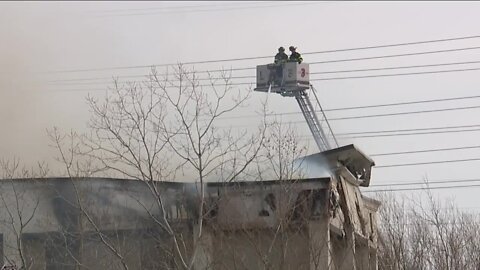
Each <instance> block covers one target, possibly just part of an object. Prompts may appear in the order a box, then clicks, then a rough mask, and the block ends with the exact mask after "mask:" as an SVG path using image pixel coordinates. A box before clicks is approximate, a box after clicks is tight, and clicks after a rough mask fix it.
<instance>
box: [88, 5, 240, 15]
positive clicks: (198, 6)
mask: <svg viewBox="0 0 480 270" xmlns="http://www.w3.org/2000/svg"><path fill="white" fill-rule="evenodd" d="M235 4H244V3H230V5H235ZM204 7H207V8H208V7H215V5H187V6H167V7H150V8H128V9H110V10H98V11H95V12H94V13H102V12H105V13H109V12H126V11H144V10H145V11H147V10H148V11H150V10H165V9H172V10H175V9H185V8H204Z"/></svg>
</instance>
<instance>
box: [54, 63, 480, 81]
mask: <svg viewBox="0 0 480 270" xmlns="http://www.w3.org/2000/svg"><path fill="white" fill-rule="evenodd" d="M479 63H480V61H467V62H453V63H440V64H426V65H410V66H397V67H381V68H366V69H350V70H334V71H318V72H310V75H317V74H336V73H351V72H365V71H381V70H396V69H411V68H423V67H440V66H452V65H467V64H479ZM119 78H143V79H148V76H147V75H138V76H137V75H132V76H119ZM221 79H222V78H199V79H198V81H210V80H221ZM229 79H255V76H252V75H247V76H231V77H229ZM88 80H105V81H104V82H88V83H81V82H77V81H88ZM175 81H177V80H175ZM48 82H50V83H52V82H53V83H61V85H96V84H108V83H112V78H111V77H108V78H106V77H103V78H91V79H90V78H80V79H65V80H52V81H48ZM67 82H71V83H67ZM124 82H125V81H124Z"/></svg>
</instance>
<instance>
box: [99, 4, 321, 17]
mask: <svg viewBox="0 0 480 270" xmlns="http://www.w3.org/2000/svg"><path fill="white" fill-rule="evenodd" d="M323 3H327V2H309V3H300V4H299V3H296V4H287V5H278V4H277V5H269V6H246V7H219V8H213V9H212V8H210V9H194V10H177V11H168V10H166V11H152V12H143V13H124V14H110V15H98V17H116V16H143V15H156V14H173V13H196V12H211V11H231V10H244V9H257V8H275V7H291V6H304V5H313V4H323ZM213 7H214V6H213Z"/></svg>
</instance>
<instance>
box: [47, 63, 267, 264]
mask: <svg viewBox="0 0 480 270" xmlns="http://www.w3.org/2000/svg"><path fill="white" fill-rule="evenodd" d="M250 92H251V91H242V90H239V89H235V88H234V87H233V85H232V83H231V80H230V74H229V73H228V72H222V73H221V74H220V78H213V76H210V74H209V78H208V83H207V84H200V79H199V78H198V76H197V74H196V73H195V72H193V71H189V70H187V69H186V68H185V67H184V66H182V65H179V66H177V67H175V68H174V69H173V73H172V74H167V75H165V76H161V75H160V74H159V73H157V71H156V70H155V69H152V72H151V74H150V75H149V76H147V79H146V80H144V81H141V82H131V83H126V84H120V83H119V82H118V81H117V80H115V82H114V87H113V89H112V90H111V91H109V92H107V95H106V97H105V99H104V100H101V101H99V100H97V99H95V98H93V97H88V98H87V101H88V104H89V106H90V109H91V112H92V118H91V121H90V123H89V127H90V133H88V134H83V135H76V134H74V133H72V134H69V135H68V136H69V137H70V139H72V140H71V141H72V143H71V144H70V145H69V146H68V147H67V149H66V148H65V145H62V143H61V141H62V140H63V139H65V135H60V134H59V133H58V131H57V130H55V129H54V130H53V131H51V132H50V134H51V138H52V141H53V142H54V145H55V147H56V148H57V149H58V150H59V154H60V158H59V159H60V161H61V162H62V163H63V164H64V165H65V169H66V171H67V174H68V175H69V176H76V175H99V173H101V174H103V175H115V176H122V177H127V178H131V179H137V180H140V181H142V182H143V183H145V185H146V186H147V187H148V189H149V190H150V192H151V193H152V194H153V195H154V197H155V198H156V204H157V208H158V209H160V213H161V215H160V216H157V215H156V214H155V213H154V211H153V210H152V208H151V206H148V205H144V204H143V203H142V202H141V201H140V200H137V201H138V203H139V204H141V205H142V207H143V208H144V210H145V211H146V212H148V214H149V216H150V217H151V220H152V221H153V222H154V223H155V224H156V226H158V228H161V229H162V230H164V231H165V232H167V233H168V235H169V236H170V238H171V239H172V241H173V246H174V249H175V254H173V255H174V257H175V258H176V259H175V263H177V262H178V264H179V266H180V267H181V268H185V269H191V268H192V267H193V265H194V263H195V260H196V255H197V248H196V247H195V246H196V243H199V242H201V238H202V234H203V222H204V218H205V216H206V215H208V212H209V211H210V210H211V209H206V208H205V199H206V198H205V183H206V181H208V179H215V180H217V181H223V182H232V181H236V180H237V179H239V178H241V177H242V175H244V174H246V173H247V171H248V169H249V168H250V167H253V164H254V161H255V159H256V157H257V156H258V155H259V153H260V150H261V149H262V147H263V146H264V140H265V136H266V127H267V125H266V123H265V121H263V122H262V124H261V125H260V126H259V128H258V130H256V131H254V132H251V131H250V132H248V131H247V130H244V131H243V132H240V133H238V132H232V130H231V129H221V128H218V127H217V122H218V121H219V120H221V118H222V117H223V116H225V115H228V113H230V112H233V111H235V110H236V109H237V108H239V107H241V106H243V105H244V103H245V102H246V100H247V99H248V98H249V96H250ZM259 117H261V119H263V120H265V115H264V114H263V115H260V116H259ZM73 139H75V142H73V141H74V140H73ZM180 173H181V174H183V175H186V176H187V177H189V178H190V180H192V181H194V182H195V183H197V185H196V187H197V188H196V190H194V191H193V192H194V198H195V202H194V205H195V208H196V209H195V210H194V211H193V213H192V214H193V217H194V220H195V221H194V223H195V226H196V227H195V228H196V229H195V233H194V234H193V238H192V240H191V241H192V242H193V243H194V244H193V248H185V247H186V246H188V245H187V244H186V243H185V241H186V240H185V239H186V235H184V234H183V233H182V232H181V231H180V232H179V231H177V230H176V226H175V225H174V223H172V222H174V219H172V217H169V214H168V213H169V208H170V206H171V204H172V202H170V201H168V198H167V197H166V195H165V190H163V189H162V186H161V185H158V182H161V181H172V180H175V179H176V177H177V176H178V175H179V174H180ZM76 204H78V205H79V207H80V210H81V211H82V212H83V213H84V215H85V217H86V219H87V220H89V221H90V224H91V225H92V226H94V227H95V220H93V218H89V215H88V211H86V209H83V210H82V209H81V206H80V205H81V201H79V200H78V199H77V202H76ZM97 229H98V231H97V233H99V235H101V232H100V228H97ZM187 238H188V237H187ZM190 238H191V236H190ZM188 241H190V240H188ZM104 244H105V245H107V246H108V245H109V241H107V240H106V239H105V241H104ZM111 251H112V252H113V253H118V252H117V251H116V250H115V249H114V248H111ZM117 257H118V258H120V259H121V257H122V255H121V254H120V253H118V254H117ZM124 268H125V269H126V267H125V266H124Z"/></svg>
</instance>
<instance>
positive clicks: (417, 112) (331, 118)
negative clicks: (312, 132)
mask: <svg viewBox="0 0 480 270" xmlns="http://www.w3.org/2000/svg"><path fill="white" fill-rule="evenodd" d="M471 109H480V105H476V106H463V107H454V108H443V109H432V110H418V111H408V112H395V113H383V114H368V115H355V116H347V117H329V118H328V121H340V120H352V119H362V118H375V117H390V116H398V115H409V114H421V113H433V112H445V111H458V110H471ZM237 118H239V117H237ZM223 119H227V118H223ZM303 123H305V122H304V121H301V120H300V121H288V122H285V123H283V124H303ZM251 126H252V125H229V126H222V127H224V128H227V127H238V128H241V127H251ZM473 126H474V125H465V126H462V127H473ZM435 129H437V128H435ZM404 131H406V130H404ZM390 132H391V131H390Z"/></svg>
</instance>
